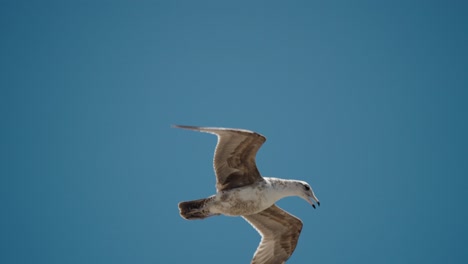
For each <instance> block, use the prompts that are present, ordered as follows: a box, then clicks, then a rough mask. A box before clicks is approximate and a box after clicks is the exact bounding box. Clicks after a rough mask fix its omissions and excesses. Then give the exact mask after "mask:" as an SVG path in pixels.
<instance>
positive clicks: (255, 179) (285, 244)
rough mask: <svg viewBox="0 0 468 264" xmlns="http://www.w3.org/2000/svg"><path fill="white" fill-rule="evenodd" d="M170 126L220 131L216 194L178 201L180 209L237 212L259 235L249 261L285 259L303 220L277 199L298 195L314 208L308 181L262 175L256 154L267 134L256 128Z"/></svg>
mask: <svg viewBox="0 0 468 264" xmlns="http://www.w3.org/2000/svg"><path fill="white" fill-rule="evenodd" d="M173 127H175V128H182V129H189V130H195V131H200V132H206V133H211V134H214V135H216V136H217V137H218V143H217V145H216V149H215V154H214V161H213V166H214V171H215V174H216V194H215V195H212V196H210V197H208V198H203V199H198V200H193V201H186V202H180V203H179V211H180V215H181V216H182V217H183V218H184V219H187V220H194V219H204V218H207V217H210V216H215V215H227V216H241V217H242V218H244V219H245V220H246V221H247V222H248V223H249V224H251V225H252V226H253V227H254V228H255V229H256V230H257V231H258V233H259V234H260V235H261V237H262V239H261V241H260V244H259V245H258V247H257V250H256V251H255V253H254V256H253V259H252V261H251V264H284V263H286V260H288V259H289V257H291V255H292V253H293V252H294V249H295V248H296V245H297V242H298V239H299V235H300V233H301V230H302V221H301V220H300V219H299V218H297V217H295V216H293V215H291V214H289V213H288V212H286V211H284V210H282V209H281V208H279V207H278V206H276V205H275V203H276V202H277V201H278V200H280V199H282V198H284V197H288V196H299V197H300V198H302V199H304V200H306V201H307V202H308V203H309V204H311V205H312V207H313V208H314V209H315V203H316V204H317V205H318V206H320V202H319V200H318V199H317V197H316V196H315V194H314V191H313V190H312V188H311V187H310V185H309V184H308V183H307V182H305V181H299V180H286V179H279V178H271V177H262V176H261V175H260V172H259V171H258V169H257V166H256V164H255V156H256V154H257V151H258V149H259V148H260V147H261V146H262V144H263V143H264V142H265V141H266V138H265V137H264V136H262V135H260V134H258V133H256V132H253V131H249V130H245V129H232V128H218V127H197V126H183V125H174V126H173ZM314 202H315V203H314Z"/></svg>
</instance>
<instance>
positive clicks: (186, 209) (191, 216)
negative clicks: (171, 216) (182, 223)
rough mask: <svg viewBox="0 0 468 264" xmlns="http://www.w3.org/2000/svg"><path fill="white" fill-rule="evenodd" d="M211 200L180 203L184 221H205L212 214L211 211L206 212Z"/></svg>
mask: <svg viewBox="0 0 468 264" xmlns="http://www.w3.org/2000/svg"><path fill="white" fill-rule="evenodd" d="M210 200H211V198H203V199H198V200H193V201H187V202H180V203H179V213H180V216H182V217H183V218H184V219H187V220H195V219H204V218H207V217H209V216H213V215H216V214H212V213H211V212H210V211H209V210H206V208H205V205H206V203H207V202H209V201H210Z"/></svg>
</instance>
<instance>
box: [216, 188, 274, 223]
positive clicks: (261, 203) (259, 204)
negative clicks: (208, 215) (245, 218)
mask: <svg viewBox="0 0 468 264" xmlns="http://www.w3.org/2000/svg"><path fill="white" fill-rule="evenodd" d="M268 198H269V197H268V192H267V191H265V189H264V188H259V187H258V186H247V187H243V188H242V187H241V188H236V189H231V190H226V191H221V192H219V193H217V194H216V199H215V200H214V203H213V205H212V211H213V212H216V213H221V214H224V215H230V216H239V215H250V214H255V213H258V212H260V211H263V210H265V209H266V208H268V207H270V206H271V205H272V204H273V203H274V201H273V202H272V201H270V199H268Z"/></svg>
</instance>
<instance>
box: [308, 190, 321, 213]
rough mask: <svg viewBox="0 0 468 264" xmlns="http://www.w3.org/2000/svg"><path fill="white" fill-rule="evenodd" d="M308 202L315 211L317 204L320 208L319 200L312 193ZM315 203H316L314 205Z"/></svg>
mask: <svg viewBox="0 0 468 264" xmlns="http://www.w3.org/2000/svg"><path fill="white" fill-rule="evenodd" d="M307 198H308V199H307V202H309V203H310V205H312V207H313V208H314V209H315V208H316V207H315V203H317V205H318V206H320V201H319V200H318V199H317V197H315V195H314V194H313V193H312V195H311V196H309V197H307ZM314 201H315V203H314Z"/></svg>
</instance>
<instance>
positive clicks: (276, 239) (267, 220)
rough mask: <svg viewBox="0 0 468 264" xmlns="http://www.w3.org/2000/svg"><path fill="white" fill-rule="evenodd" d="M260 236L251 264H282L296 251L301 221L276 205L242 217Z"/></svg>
mask: <svg viewBox="0 0 468 264" xmlns="http://www.w3.org/2000/svg"><path fill="white" fill-rule="evenodd" d="M242 217H243V218H244V219H245V220H246V221H247V222H249V223H250V224H251V225H252V226H253V227H254V228H255V229H256V230H257V231H258V233H260V235H261V236H262V240H261V241H260V244H259V245H258V248H257V251H255V254H254V257H253V259H252V262H251V264H282V263H285V262H286V260H288V258H289V257H290V256H291V255H292V253H293V252H294V249H296V245H297V241H298V239H299V235H300V234H301V230H302V221H301V220H300V219H299V218H297V217H295V216H293V215H291V214H289V213H287V212H286V211H284V210H282V209H281V208H279V207H278V206H276V205H272V206H271V207H269V208H267V209H265V210H263V211H262V212H260V213H257V214H253V215H245V216H242Z"/></svg>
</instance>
